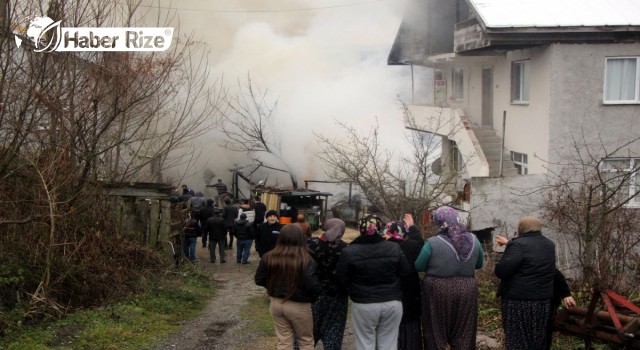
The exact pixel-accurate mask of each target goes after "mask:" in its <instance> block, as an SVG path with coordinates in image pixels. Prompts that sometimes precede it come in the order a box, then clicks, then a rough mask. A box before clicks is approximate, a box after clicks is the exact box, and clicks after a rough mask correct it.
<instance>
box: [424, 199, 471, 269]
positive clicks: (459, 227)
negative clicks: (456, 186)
mask: <svg viewBox="0 0 640 350" xmlns="http://www.w3.org/2000/svg"><path fill="white" fill-rule="evenodd" d="M433 221H434V222H435V224H436V225H438V234H441V235H444V236H445V237H446V238H447V241H449V242H450V243H451V244H452V245H453V248H454V249H455V251H456V253H457V255H458V260H460V261H467V260H469V258H470V257H471V252H472V251H473V245H474V243H475V242H474V239H473V236H472V235H471V233H469V232H467V227H466V226H465V224H463V223H462V222H460V217H459V216H458V212H457V211H456V210H455V209H453V208H451V207H446V206H443V207H440V208H438V209H437V210H436V212H435V214H434V215H433Z"/></svg>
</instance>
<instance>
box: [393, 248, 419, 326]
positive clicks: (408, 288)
mask: <svg viewBox="0 0 640 350" xmlns="http://www.w3.org/2000/svg"><path fill="white" fill-rule="evenodd" d="M389 242H395V243H398V244H400V249H402V253H403V254H404V256H405V258H406V259H407V262H409V267H410V268H411V272H409V274H408V275H407V276H403V277H402V278H401V279H400V280H401V281H402V310H403V312H402V321H401V322H400V323H407V322H412V321H415V320H419V319H420V316H421V315H422V288H420V276H419V275H418V271H416V269H415V267H414V264H415V262H416V260H417V259H418V255H420V251H422V246H423V245H424V240H422V237H421V236H418V237H417V238H411V237H410V236H407V237H405V239H404V240H403V241H396V240H394V239H392V238H390V239H389Z"/></svg>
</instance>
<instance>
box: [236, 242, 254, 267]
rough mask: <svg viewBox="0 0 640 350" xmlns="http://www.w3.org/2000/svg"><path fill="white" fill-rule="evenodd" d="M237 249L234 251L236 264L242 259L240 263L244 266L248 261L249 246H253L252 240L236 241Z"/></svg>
mask: <svg viewBox="0 0 640 350" xmlns="http://www.w3.org/2000/svg"><path fill="white" fill-rule="evenodd" d="M237 242H238V243H237V244H238V245H237V249H236V251H237V252H236V262H240V259H242V263H243V264H246V263H247V262H248V261H249V254H251V244H253V240H252V239H246V240H239V239H238V240H237Z"/></svg>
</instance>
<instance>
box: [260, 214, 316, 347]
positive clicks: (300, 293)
mask: <svg viewBox="0 0 640 350" xmlns="http://www.w3.org/2000/svg"><path fill="white" fill-rule="evenodd" d="M316 268H317V264H316V262H315V261H314V260H313V258H311V255H310V254H309V248H308V247H307V238H306V237H305V235H304V233H302V230H300V227H299V226H297V225H293V224H289V225H286V226H284V227H283V228H282V230H281V231H280V234H279V235H278V241H277V244H276V246H275V248H273V249H272V250H271V251H269V252H267V253H266V254H264V256H263V258H262V259H261V260H260V264H259V265H258V269H257V271H256V274H255V283H256V284H257V285H259V286H263V287H265V288H266V289H267V294H268V295H269V297H270V302H269V312H270V313H271V317H273V323H274V329H275V332H276V337H277V338H278V340H277V349H278V350H291V349H293V347H294V337H295V338H297V339H298V344H299V346H300V349H301V350H311V349H313V347H314V345H313V316H312V311H311V303H312V302H313V301H314V300H315V299H316V298H317V296H318V294H319V293H320V290H321V286H320V283H319V281H318V276H317V273H316Z"/></svg>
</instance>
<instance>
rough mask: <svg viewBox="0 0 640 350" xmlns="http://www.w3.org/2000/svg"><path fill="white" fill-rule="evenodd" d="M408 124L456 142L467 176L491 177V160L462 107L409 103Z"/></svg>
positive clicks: (410, 126)
mask: <svg viewBox="0 0 640 350" xmlns="http://www.w3.org/2000/svg"><path fill="white" fill-rule="evenodd" d="M405 127H406V128H408V129H413V130H418V131H424V132H428V133H432V134H436V135H439V136H443V137H445V138H447V139H449V140H452V141H455V143H456V145H457V146H458V150H459V152H460V155H461V156H462V160H463V164H464V165H465V166H464V170H465V171H466V173H467V174H468V176H469V177H488V176H489V163H488V162H487V159H486V157H485V155H484V152H483V151H482V147H481V146H480V142H478V139H477V138H476V137H475V134H474V133H473V131H472V130H471V129H470V128H469V125H468V123H467V121H466V118H465V116H464V114H463V113H462V111H461V110H459V109H456V108H441V107H430V106H416V105H409V106H407V108H406V110H405Z"/></svg>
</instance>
